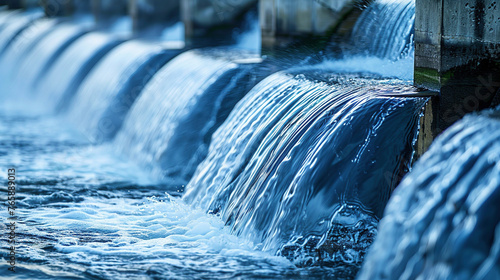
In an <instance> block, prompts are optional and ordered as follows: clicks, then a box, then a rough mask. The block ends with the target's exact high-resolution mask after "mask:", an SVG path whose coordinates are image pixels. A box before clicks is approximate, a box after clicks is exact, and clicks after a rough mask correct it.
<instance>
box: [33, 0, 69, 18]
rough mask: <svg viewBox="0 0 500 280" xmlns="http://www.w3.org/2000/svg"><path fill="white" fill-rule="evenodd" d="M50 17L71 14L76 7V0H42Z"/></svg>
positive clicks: (46, 13)
mask: <svg viewBox="0 0 500 280" xmlns="http://www.w3.org/2000/svg"><path fill="white" fill-rule="evenodd" d="M40 3H41V5H42V7H43V9H44V11H45V15H47V16H48V17H59V16H70V15H72V14H73V12H74V9H75V5H74V4H75V3H74V0H40Z"/></svg>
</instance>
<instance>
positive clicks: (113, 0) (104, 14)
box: [91, 0, 128, 26]
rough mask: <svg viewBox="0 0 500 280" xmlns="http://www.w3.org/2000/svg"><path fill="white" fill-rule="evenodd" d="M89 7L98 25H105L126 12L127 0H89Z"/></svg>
mask: <svg viewBox="0 0 500 280" xmlns="http://www.w3.org/2000/svg"><path fill="white" fill-rule="evenodd" d="M91 9H92V13H93V14H94V18H95V21H96V23H97V24H98V25H100V26H103V25H107V24H109V23H110V22H113V20H115V19H116V18H117V17H120V16H126V15H127V14H128V0H91Z"/></svg>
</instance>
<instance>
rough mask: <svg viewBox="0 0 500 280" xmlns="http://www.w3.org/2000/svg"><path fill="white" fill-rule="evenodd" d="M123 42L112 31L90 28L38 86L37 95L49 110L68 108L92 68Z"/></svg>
mask: <svg viewBox="0 0 500 280" xmlns="http://www.w3.org/2000/svg"><path fill="white" fill-rule="evenodd" d="M122 42H123V41H122V40H119V39H116V38H114V37H112V36H109V35H108V34H103V33H98V32H90V33H88V34H85V35H83V36H82V37H81V38H79V39H78V40H76V41H75V42H74V43H73V44H72V45H71V46H70V47H69V48H68V49H67V50H66V51H64V52H62V53H61V54H60V57H59V58H58V59H57V60H56V61H55V62H54V65H53V66H52V67H51V69H50V70H49V71H48V73H47V74H46V75H45V78H44V79H43V80H41V81H40V83H39V86H38V89H39V90H38V95H37V98H38V99H39V100H40V102H44V103H45V104H46V105H45V109H46V110H47V112H54V111H56V110H57V111H61V110H63V109H65V108H66V107H67V106H68V105H69V102H70V100H71V98H73V96H74V94H75V93H76V92H77V91H78V87H79V86H80V84H81V83H82V81H83V79H84V78H85V77H86V76H87V74H88V73H89V72H90V70H91V69H92V68H93V67H94V66H95V65H96V64H97V63H98V62H99V61H100V60H101V59H102V58H103V57H104V56H105V55H106V54H107V53H108V52H109V51H111V50H112V49H113V48H114V47H116V46H117V45H118V44H120V43H122Z"/></svg>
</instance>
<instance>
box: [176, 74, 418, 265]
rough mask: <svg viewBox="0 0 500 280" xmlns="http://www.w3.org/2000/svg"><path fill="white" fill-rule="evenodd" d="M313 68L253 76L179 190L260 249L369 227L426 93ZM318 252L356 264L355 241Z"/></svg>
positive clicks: (402, 166) (402, 160) (399, 166)
mask: <svg viewBox="0 0 500 280" xmlns="http://www.w3.org/2000/svg"><path fill="white" fill-rule="evenodd" d="M301 73H304V72H301ZM305 73H307V72H305ZM319 73H321V74H318V73H315V72H312V73H309V74H307V75H304V74H297V73H295V74H292V73H277V74H274V75H272V76H270V77H268V78H267V79H265V80H264V81H263V82H261V83H260V84H259V85H257V86H256V87H255V88H254V89H253V90H252V91H251V92H250V93H249V94H248V95H247V96H245V98H244V99H243V100H242V101H241V102H240V103H238V105H237V106H236V108H235V109H234V110H233V112H232V113H231V115H230V116H229V118H228V119H227V121H226V122H225V123H224V124H223V125H222V126H221V127H220V129H219V130H218V131H217V132H216V133H215V134H214V136H213V140H212V144H211V146H210V150H209V153H208V156H207V159H206V160H205V161H204V162H202V163H201V164H200V165H199V166H198V168H197V170H196V173H195V175H194V176H193V179H192V180H191V181H190V182H189V184H188V186H187V193H186V195H185V199H186V200H187V201H188V202H190V203H192V204H194V205H201V207H203V208H205V209H206V210H208V211H209V212H211V213H217V214H219V215H221V217H222V218H223V219H224V220H225V221H226V223H227V224H229V225H231V227H232V229H233V231H235V232H236V233H238V234H241V235H243V236H247V237H248V238H250V239H252V240H255V241H256V242H263V243H264V247H263V249H264V250H270V251H273V252H276V251H281V254H283V255H288V256H289V255H294V253H293V252H290V250H295V251H298V250H302V249H303V251H301V252H300V254H298V255H300V256H301V258H305V257H308V256H307V253H309V257H311V258H312V256H313V255H314V252H311V251H312V250H310V251H309V252H307V250H308V249H307V248H305V247H316V248H321V246H322V245H323V244H326V243H328V242H335V238H333V237H332V239H333V240H330V239H329V238H330V237H331V236H330V235H331V233H332V232H335V230H337V229H338V228H337V227H340V226H342V227H345V228H348V230H349V232H350V233H351V234H353V235H355V234H354V232H355V231H357V232H358V234H359V232H361V231H367V232H369V231H374V230H375V227H376V221H377V218H378V217H380V216H381V213H382V211H383V209H384V207H385V202H386V201H387V200H388V198H389V195H390V193H391V191H392V189H393V188H394V187H395V186H396V184H397V183H398V180H399V179H398V178H400V177H399V176H401V175H402V174H403V173H404V172H405V171H407V170H408V168H409V166H410V163H411V158H412V150H413V149H412V145H413V144H414V141H415V139H416V128H417V125H418V119H419V115H420V111H421V108H422V106H423V104H424V102H425V101H426V100H425V99H415V98H393V97H387V96H385V95H384V94H386V93H393V94H397V93H399V92H406V91H412V89H411V88H410V87H402V88H398V87H392V86H384V85H382V84H378V83H377V82H373V81H371V82H369V81H366V82H362V79H359V80H358V81H359V83H357V84H355V85H352V84H350V83H348V84H345V83H343V82H342V81H343V77H342V76H335V75H330V74H325V73H322V72H319ZM389 139H391V140H389ZM352 209H356V210H352ZM353 212H355V213H357V214H356V215H353V214H352V213H353ZM356 217H358V218H356ZM358 227H359V228H358ZM371 238H373V236H371ZM367 239H370V238H368V237H367ZM329 240H330V241H329ZM312 243H317V244H316V245H312ZM351 244H355V246H358V247H363V249H366V247H367V246H368V245H369V242H366V244H363V242H359V243H357V242H356V241H351ZM285 245H286V246H285ZM293 245H302V247H301V248H295V249H293ZM346 245H347V243H346ZM325 247H328V246H325ZM340 247H342V246H340ZM357 249H359V248H357ZM323 253H324V255H328V254H329V253H331V254H330V255H329V257H330V258H331V260H332V261H334V262H336V261H340V262H342V261H341V260H342V259H353V260H352V262H354V263H358V264H359V263H360V262H361V260H362V254H363V250H359V251H357V250H356V249H355V248H352V247H349V246H348V245H347V247H344V249H338V250H334V252H328V249H325V251H323ZM314 257H316V256H315V255H314Z"/></svg>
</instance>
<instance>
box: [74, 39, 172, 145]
mask: <svg viewBox="0 0 500 280" xmlns="http://www.w3.org/2000/svg"><path fill="white" fill-rule="evenodd" d="M177 53H178V51H177V50H166V49H164V48H162V47H161V46H159V45H156V44H150V43H145V42H140V41H128V42H126V43H123V44H121V45H119V46H118V47H116V48H114V49H113V50H112V51H111V52H110V53H109V54H107V55H106V56H105V57H104V58H103V59H102V60H101V61H99V63H98V64H97V65H96V66H95V67H94V68H93V69H92V71H91V72H90V73H89V74H88V76H87V77H86V78H85V79H84V81H83V82H82V84H81V86H80V87H79V89H78V92H77V93H76V95H75V96H74V98H73V99H72V101H71V104H70V105H69V109H68V114H69V119H70V120H71V121H72V122H74V123H76V124H77V125H78V127H80V128H81V129H82V130H83V131H84V133H86V135H87V136H88V137H89V139H90V140H91V141H93V142H96V143H100V142H103V141H106V140H109V139H111V138H113V137H114V135H115V134H116V132H117V131H118V130H119V129H120V127H121V125H122V122H123V119H124V117H125V115H126V114H127V112H128V109H129V108H130V106H131V105H132V103H134V101H135V99H136V98H137V96H138V95H139V94H140V92H141V91H142V88H143V87H144V86H145V85H146V83H147V82H148V81H149V79H151V77H152V76H153V75H154V74H155V73H156V71H158V69H159V68H160V67H161V66H163V65H164V64H165V63H166V62H167V61H168V60H169V59H171V58H172V57H173V56H174V55H175V54H177ZM107 114H109V115H107Z"/></svg>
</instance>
